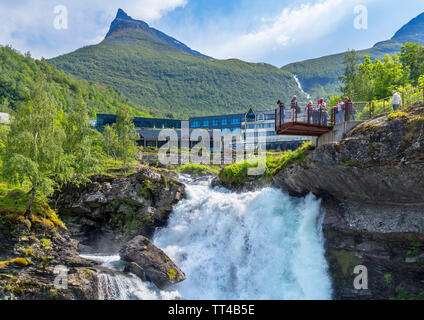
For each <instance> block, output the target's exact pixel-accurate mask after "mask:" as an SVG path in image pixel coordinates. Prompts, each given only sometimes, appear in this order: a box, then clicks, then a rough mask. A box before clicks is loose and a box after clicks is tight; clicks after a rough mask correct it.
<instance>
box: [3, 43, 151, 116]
mask: <svg viewBox="0 0 424 320" xmlns="http://www.w3.org/2000/svg"><path fill="white" fill-rule="evenodd" d="M40 79H45V80H46V82H47V86H46V87H47V88H48V89H47V90H49V93H50V94H51V95H52V96H53V97H54V98H55V100H57V102H58V103H59V104H60V105H61V106H62V108H63V110H64V111H65V112H66V111H68V110H70V109H72V108H73V107H74V106H75V105H76V104H77V103H78V101H80V99H82V100H83V101H84V102H85V104H86V105H87V110H88V114H89V117H90V118H91V119H95V118H96V113H116V112H117V110H118V109H120V108H122V107H124V106H125V107H127V108H128V109H129V110H130V113H131V114H132V115H133V116H145V117H150V115H149V113H148V112H147V110H146V109H145V108H143V107H140V106H138V105H136V104H135V103H133V102H131V101H130V99H128V97H126V96H124V95H123V94H121V93H119V92H118V91H116V90H115V89H113V88H112V87H108V86H104V85H101V84H98V83H94V82H90V81H86V80H80V79H77V78H75V77H73V76H70V75H68V74H66V73H65V72H64V71H61V70H58V69H56V68H55V67H54V66H53V65H51V64H50V63H48V62H47V61H45V60H35V59H32V58H31V56H30V54H29V53H27V54H25V55H22V54H20V53H19V52H17V51H16V50H14V49H12V48H11V47H0V111H3V112H10V113H14V112H15V111H16V110H17V109H18V105H19V103H22V102H24V101H28V99H29V97H30V94H31V92H32V91H33V88H34V86H35V85H36V83H37V82H39V81H40Z"/></svg>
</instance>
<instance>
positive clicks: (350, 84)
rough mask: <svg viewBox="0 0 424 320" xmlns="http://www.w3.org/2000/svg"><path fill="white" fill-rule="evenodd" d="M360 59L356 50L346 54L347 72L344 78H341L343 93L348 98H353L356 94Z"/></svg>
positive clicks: (344, 62) (345, 64)
mask: <svg viewBox="0 0 424 320" xmlns="http://www.w3.org/2000/svg"><path fill="white" fill-rule="evenodd" d="M359 62H360V57H359V55H358V53H357V52H356V51H355V50H351V51H348V52H346V53H345V56H344V61H343V64H344V66H345V71H344V74H343V75H342V76H340V77H339V80H340V82H341V83H342V87H341V92H342V94H343V95H344V96H346V97H353V95H354V92H355V83H356V80H355V78H356V75H357V73H358V63H359Z"/></svg>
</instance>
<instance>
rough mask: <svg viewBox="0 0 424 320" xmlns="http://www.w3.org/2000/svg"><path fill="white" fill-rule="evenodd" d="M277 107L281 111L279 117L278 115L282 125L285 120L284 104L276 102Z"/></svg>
mask: <svg viewBox="0 0 424 320" xmlns="http://www.w3.org/2000/svg"><path fill="white" fill-rule="evenodd" d="M277 107H278V108H279V109H280V110H281V115H280V117H281V118H280V119H281V124H283V123H284V120H285V118H286V110H285V108H284V103H282V102H281V101H280V100H278V101H277Z"/></svg>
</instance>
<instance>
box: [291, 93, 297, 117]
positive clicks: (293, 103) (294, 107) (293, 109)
mask: <svg viewBox="0 0 424 320" xmlns="http://www.w3.org/2000/svg"><path fill="white" fill-rule="evenodd" d="M291 112H292V122H295V121H296V119H297V116H296V114H297V97H296V96H294V97H293V99H292V101H291Z"/></svg>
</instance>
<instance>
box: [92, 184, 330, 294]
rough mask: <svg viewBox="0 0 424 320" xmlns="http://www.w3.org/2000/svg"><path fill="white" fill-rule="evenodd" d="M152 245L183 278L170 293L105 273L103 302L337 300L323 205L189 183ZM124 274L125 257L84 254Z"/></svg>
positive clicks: (269, 192) (278, 193)
mask: <svg viewBox="0 0 424 320" xmlns="http://www.w3.org/2000/svg"><path fill="white" fill-rule="evenodd" d="M186 187H187V193H188V198H187V199H186V200H183V201H181V202H180V203H179V204H178V205H177V206H176V207H175V209H174V212H173V213H172V215H171V217H170V221H169V224H168V226H167V227H166V228H163V229H160V230H158V231H157V232H156V234H155V236H154V239H153V242H154V244H155V245H156V246H158V247H159V248H161V249H163V250H164V251H165V252H166V253H167V254H168V255H169V256H170V258H171V259H173V260H174V262H175V263H176V264H177V265H178V266H179V267H180V268H181V269H182V270H183V271H184V272H185V274H186V276H187V280H185V281H184V282H182V283H180V284H178V285H176V286H174V287H172V288H170V289H169V290H166V291H159V290H158V289H156V288H155V287H154V285H153V284H151V283H146V282H143V281H141V280H140V279H139V278H137V277H135V276H132V275H131V276H127V275H123V274H120V273H119V274H115V275H112V274H107V273H105V274H102V275H101V276H100V279H99V280H100V281H99V285H101V286H103V287H107V288H108V289H107V290H106V294H104V295H103V296H101V297H100V298H102V299H119V300H125V299H217V300H226V299H236V300H238V299H331V282H330V278H329V276H328V273H327V263H326V260H325V258H324V245H323V243H324V241H323V237H322V232H321V218H322V216H321V214H320V201H319V200H317V199H316V198H315V197H314V196H312V195H309V196H307V197H305V198H303V199H298V198H292V197H290V196H288V195H286V194H284V193H283V192H281V191H279V190H277V189H272V188H267V189H263V190H261V191H257V192H249V193H242V194H235V193H231V192H229V191H228V190H225V189H222V188H221V189H215V190H212V189H211V188H210V187H209V185H208V184H207V183H197V184H193V183H188V184H187V186H186ZM84 257H86V258H89V259H94V260H96V259H97V261H99V262H102V264H103V266H104V267H106V268H108V269H111V270H117V271H122V270H123V264H122V262H121V261H120V260H119V256H113V257H99V256H84Z"/></svg>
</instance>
